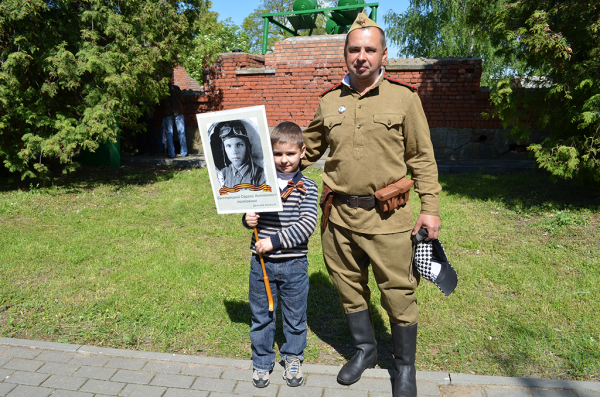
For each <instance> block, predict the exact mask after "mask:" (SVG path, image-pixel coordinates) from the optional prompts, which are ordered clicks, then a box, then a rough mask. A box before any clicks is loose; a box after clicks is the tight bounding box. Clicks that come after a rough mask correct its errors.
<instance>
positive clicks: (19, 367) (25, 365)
mask: <svg viewBox="0 0 600 397" xmlns="http://www.w3.org/2000/svg"><path fill="white" fill-rule="evenodd" d="M42 365H44V363H43V362H41V361H35V360H24V359H22V358H13V359H12V360H10V361H9V362H7V363H6V364H4V367H3V368H4V369H14V370H15V371H28V372H35V371H37V370H38V369H39V368H40V367H41V366H42Z"/></svg>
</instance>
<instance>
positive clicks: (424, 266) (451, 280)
mask: <svg viewBox="0 0 600 397" xmlns="http://www.w3.org/2000/svg"><path fill="white" fill-rule="evenodd" d="M422 230H423V229H422ZM419 233H420V234H421V236H423V235H424V236H425V237H426V236H427V235H426V233H427V232H426V231H425V233H422V232H421V231H419ZM415 237H417V236H415ZM425 237H422V238H419V237H417V238H416V239H413V241H415V240H416V241H418V242H416V241H415V245H416V246H415V247H414V254H413V261H414V262H413V263H414V264H415V267H416V268H417V270H418V271H419V274H420V275H421V277H423V278H424V279H425V280H427V281H431V282H432V283H434V284H435V285H436V286H437V287H438V288H439V289H440V291H442V292H443V293H444V294H445V295H446V296H450V294H451V293H452V291H454V289H455V288H456V285H457V284H458V275H457V274H456V271H455V270H454V268H453V267H452V265H450V262H449V261H448V257H447V256H446V251H444V247H443V246H442V243H441V242H440V240H438V239H435V240H430V241H424V238H425ZM432 262H437V263H439V264H440V265H441V269H440V272H439V274H437V275H436V274H435V273H434V272H433V271H432V264H431V263H432Z"/></svg>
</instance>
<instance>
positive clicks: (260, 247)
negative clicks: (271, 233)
mask: <svg viewBox="0 0 600 397" xmlns="http://www.w3.org/2000/svg"><path fill="white" fill-rule="evenodd" d="M254 246H255V247H256V252H258V253H259V254H264V253H266V252H269V251H271V250H272V249H273V243H271V237H267V238H263V239H262V240H258V241H257V242H256V244H255V245H254Z"/></svg>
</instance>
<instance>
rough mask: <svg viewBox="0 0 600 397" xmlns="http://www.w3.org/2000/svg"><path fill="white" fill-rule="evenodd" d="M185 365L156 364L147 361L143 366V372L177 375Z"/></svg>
mask: <svg viewBox="0 0 600 397" xmlns="http://www.w3.org/2000/svg"><path fill="white" fill-rule="evenodd" d="M184 365H185V364H180V363H168V362H162V363H161V362H156V361H149V362H148V364H146V365H145V366H144V369H143V370H144V371H148V372H154V373H155V374H179V373H180V372H181V370H182V369H183V367H184Z"/></svg>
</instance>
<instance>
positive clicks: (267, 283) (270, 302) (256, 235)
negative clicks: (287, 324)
mask: <svg viewBox="0 0 600 397" xmlns="http://www.w3.org/2000/svg"><path fill="white" fill-rule="evenodd" d="M254 238H255V239H256V242H257V243H258V230H257V229H256V228H254ZM258 256H259V257H260V264H261V266H262V271H263V280H264V282H265V289H266V290H267V299H268V300H269V311H270V312H272V311H273V295H272V294H271V283H270V282H269V276H267V269H265V260H264V259H263V256H262V254H261V253H259V254H258Z"/></svg>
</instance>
